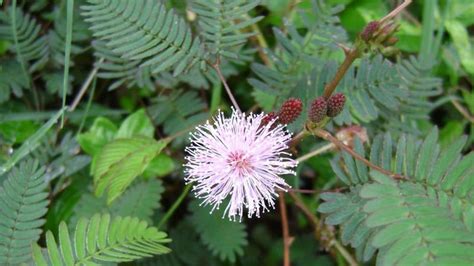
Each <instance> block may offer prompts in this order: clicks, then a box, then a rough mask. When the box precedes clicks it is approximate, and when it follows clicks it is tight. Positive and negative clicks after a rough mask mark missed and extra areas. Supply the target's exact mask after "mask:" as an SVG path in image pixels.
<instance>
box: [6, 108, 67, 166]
mask: <svg viewBox="0 0 474 266" xmlns="http://www.w3.org/2000/svg"><path fill="white" fill-rule="evenodd" d="M65 110H66V109H62V110H60V111H58V112H57V113H55V114H54V115H53V116H51V118H50V119H49V120H48V121H47V122H46V123H44V125H43V126H41V127H40V128H39V129H38V130H37V131H36V132H35V133H34V134H33V135H31V136H30V137H29V138H28V139H27V140H26V141H24V142H23V144H22V145H21V146H20V147H19V148H18V149H17V150H16V151H15V152H13V154H12V155H11V157H10V158H9V159H8V160H7V161H6V162H5V163H4V164H3V165H2V166H0V175H1V174H3V173H6V172H8V170H10V169H11V168H12V167H13V166H15V164H16V163H18V162H19V161H20V160H21V159H23V158H24V157H25V156H27V155H28V154H29V153H30V152H32V151H33V150H35V149H36V148H37V147H38V146H39V145H40V143H41V142H40V141H41V139H42V138H43V137H44V136H45V135H46V133H47V132H48V131H49V130H50V129H51V127H53V125H54V124H55V123H56V122H57V121H58V119H59V117H60V116H61V115H62V114H63V113H64V111H65Z"/></svg>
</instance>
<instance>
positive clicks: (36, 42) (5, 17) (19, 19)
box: [0, 8, 48, 72]
mask: <svg viewBox="0 0 474 266" xmlns="http://www.w3.org/2000/svg"><path fill="white" fill-rule="evenodd" d="M13 11H15V17H16V22H15V24H12V12H13ZM0 22H1V23H2V24H0V39H4V40H9V41H12V42H13V40H14V36H16V39H17V40H18V46H19V47H15V45H13V46H12V47H11V49H12V51H13V52H19V53H20V55H18V57H19V58H21V59H22V60H24V61H25V63H29V68H28V71H29V72H33V71H35V70H38V69H40V68H41V67H43V66H44V64H45V63H46V62H47V61H48V42H47V39H46V36H44V35H41V25H40V24H39V23H38V22H37V21H36V19H34V18H33V17H32V16H31V15H30V14H28V13H24V12H23V11H22V10H21V9H20V8H17V9H15V10H14V9H12V8H8V9H7V10H6V11H4V12H0ZM13 25H15V27H13Z"/></svg>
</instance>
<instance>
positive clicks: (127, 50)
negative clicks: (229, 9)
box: [82, 0, 204, 76]
mask: <svg viewBox="0 0 474 266" xmlns="http://www.w3.org/2000/svg"><path fill="white" fill-rule="evenodd" d="M88 2H89V5H85V6H83V7H82V8H83V9H84V10H85V11H84V13H83V14H84V16H85V17H87V19H86V21H88V22H90V23H92V24H93V25H92V26H91V28H90V29H91V30H92V31H93V33H94V36H95V37H96V38H99V39H102V40H104V42H105V44H106V46H107V47H108V48H109V49H111V51H112V52H114V53H116V54H118V55H120V56H121V57H122V58H124V59H127V60H130V61H137V62H140V66H142V67H146V66H150V67H151V72H152V73H158V72H161V71H164V70H167V69H168V68H169V67H172V66H175V69H174V73H173V74H174V75H175V76H177V75H179V74H180V73H182V72H183V71H184V70H185V69H186V68H189V67H190V66H191V65H193V64H195V63H197V62H199V61H202V60H204V49H203V46H202V43H201V41H200V40H199V38H193V36H192V34H191V29H190V28H189V27H188V25H187V24H186V22H185V21H184V20H183V19H182V18H179V17H177V15H176V14H175V13H174V11H173V10H170V11H166V7H165V6H164V5H163V4H161V3H159V2H157V1H151V0H149V1H147V0H137V1H115V2H114V1H108V0H89V1H88Z"/></svg>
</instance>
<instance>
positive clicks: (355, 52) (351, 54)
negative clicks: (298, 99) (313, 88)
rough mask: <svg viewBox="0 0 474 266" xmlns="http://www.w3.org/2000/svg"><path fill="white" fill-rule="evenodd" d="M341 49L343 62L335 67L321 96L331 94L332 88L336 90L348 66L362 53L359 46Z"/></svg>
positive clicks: (327, 96)
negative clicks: (343, 56)
mask: <svg viewBox="0 0 474 266" xmlns="http://www.w3.org/2000/svg"><path fill="white" fill-rule="evenodd" d="M343 50H344V54H345V55H346V57H345V58H344V62H342V64H341V65H340V66H339V68H338V69H337V72H336V75H335V76H334V78H333V79H332V80H331V82H329V83H328V84H326V86H324V92H323V96H324V97H325V98H329V97H330V96H331V95H332V93H333V92H334V90H336V87H337V85H338V84H339V82H340V81H341V80H342V78H343V77H344V75H345V74H346V72H347V70H348V69H349V67H350V66H351V65H352V63H353V62H354V61H355V60H356V59H357V58H359V57H360V56H361V54H362V52H361V51H360V48H359V47H355V48H352V49H350V50H349V51H347V50H346V49H343Z"/></svg>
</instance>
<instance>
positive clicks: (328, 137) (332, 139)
mask: <svg viewBox="0 0 474 266" xmlns="http://www.w3.org/2000/svg"><path fill="white" fill-rule="evenodd" d="M311 132H312V133H313V134H314V135H316V136H318V137H320V138H323V139H325V140H327V141H330V142H332V143H333V144H334V145H336V147H338V148H340V149H342V150H344V151H346V152H347V153H349V154H350V155H352V157H354V158H355V159H357V160H359V161H361V162H363V163H364V164H365V165H367V166H368V167H370V168H372V169H374V170H377V171H379V172H380V173H382V174H385V175H387V176H390V177H392V178H394V179H405V178H406V177H405V176H403V175H400V174H396V173H393V172H391V171H388V170H386V169H384V168H382V167H380V166H377V165H375V164H373V163H371V162H370V161H369V160H367V159H365V158H364V157H363V156H362V155H360V154H358V153H357V152H355V151H354V150H353V149H352V148H350V147H349V146H347V145H345V144H344V143H343V142H342V141H340V140H338V139H337V138H336V137H334V136H333V135H331V133H329V132H327V131H326V130H324V129H320V128H316V129H313V130H312V131H311Z"/></svg>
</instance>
